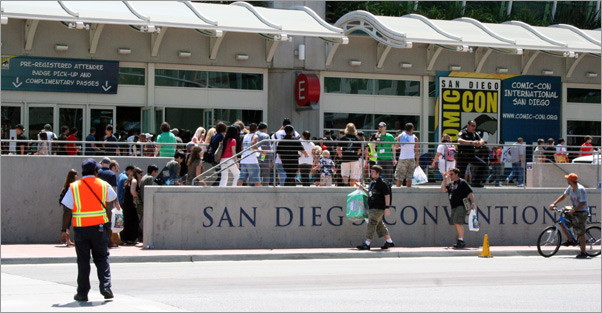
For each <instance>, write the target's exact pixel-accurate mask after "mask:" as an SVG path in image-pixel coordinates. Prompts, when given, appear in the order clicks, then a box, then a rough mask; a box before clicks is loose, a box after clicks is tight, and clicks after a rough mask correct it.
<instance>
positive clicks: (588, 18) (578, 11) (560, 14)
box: [553, 1, 600, 29]
mask: <svg viewBox="0 0 602 313" xmlns="http://www.w3.org/2000/svg"><path fill="white" fill-rule="evenodd" d="M592 5H593V4H592V3H591V2H590V1H587V2H573V1H570V2H569V1H566V2H559V3H558V9H557V13H556V17H555V19H554V23H553V24H569V25H573V26H575V27H577V28H581V29H595V28H600V11H596V10H595V9H593V8H592Z"/></svg>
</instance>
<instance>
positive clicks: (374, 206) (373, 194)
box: [355, 165, 395, 250]
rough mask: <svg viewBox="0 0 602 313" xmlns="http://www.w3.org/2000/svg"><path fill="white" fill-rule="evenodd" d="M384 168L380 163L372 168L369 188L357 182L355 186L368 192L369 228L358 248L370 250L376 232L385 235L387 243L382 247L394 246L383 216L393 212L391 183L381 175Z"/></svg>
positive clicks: (381, 235)
mask: <svg viewBox="0 0 602 313" xmlns="http://www.w3.org/2000/svg"><path fill="white" fill-rule="evenodd" d="M382 171H383V168H382V167H381V166H380V165H374V166H372V168H371V169H370V176H371V177H372V182H371V183H370V186H368V189H366V188H365V187H364V186H363V185H362V184H361V183H359V182H357V183H356V184H355V186H356V187H357V188H358V189H363V190H364V191H367V192H368V208H369V210H368V229H367V231H366V241H364V243H363V244H361V245H359V246H357V249H358V250H370V243H371V242H372V238H374V232H376V234H377V235H378V237H379V238H380V237H385V240H386V242H385V244H384V245H383V246H382V247H380V248H381V249H385V250H386V249H389V248H390V247H394V246H395V244H394V243H393V240H392V239H391V236H390V235H389V230H388V229H387V226H386V225H385V224H384V223H383V217H384V216H389V215H390V214H391V210H390V208H389V207H390V206H391V187H390V185H389V184H388V183H387V182H386V181H385V180H383V179H382V177H380V175H381V173H382Z"/></svg>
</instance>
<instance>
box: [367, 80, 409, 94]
mask: <svg viewBox="0 0 602 313" xmlns="http://www.w3.org/2000/svg"><path fill="white" fill-rule="evenodd" d="M376 88H377V90H376V94H377V95H385V96H411V97H420V82H419V81H412V80H388V79H379V80H377V81H376Z"/></svg>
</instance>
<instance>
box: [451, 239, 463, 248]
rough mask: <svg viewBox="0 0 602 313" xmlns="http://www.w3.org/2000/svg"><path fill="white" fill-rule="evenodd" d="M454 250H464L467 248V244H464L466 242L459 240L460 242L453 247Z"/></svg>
mask: <svg viewBox="0 0 602 313" xmlns="http://www.w3.org/2000/svg"><path fill="white" fill-rule="evenodd" d="M453 247H454V249H462V248H464V247H466V243H465V242H464V240H458V242H456V244H455V245H453Z"/></svg>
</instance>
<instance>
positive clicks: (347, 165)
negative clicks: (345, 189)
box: [337, 123, 362, 186]
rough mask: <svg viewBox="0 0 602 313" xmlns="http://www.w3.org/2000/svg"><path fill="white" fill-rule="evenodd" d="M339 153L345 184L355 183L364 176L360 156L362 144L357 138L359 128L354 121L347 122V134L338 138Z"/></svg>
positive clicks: (351, 184)
mask: <svg viewBox="0 0 602 313" xmlns="http://www.w3.org/2000/svg"><path fill="white" fill-rule="evenodd" d="M337 140H338V141H339V143H338V144H337V155H338V157H339V160H340V161H341V176H342V178H343V185H347V184H349V186H353V185H355V183H356V182H358V181H359V180H360V179H361V177H362V168H361V165H360V161H359V157H360V154H361V152H362V144H361V143H360V142H359V138H357V130H356V128H355V125H354V124H353V123H349V124H347V127H346V128H345V135H343V136H341V137H339V138H338V139H337Z"/></svg>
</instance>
